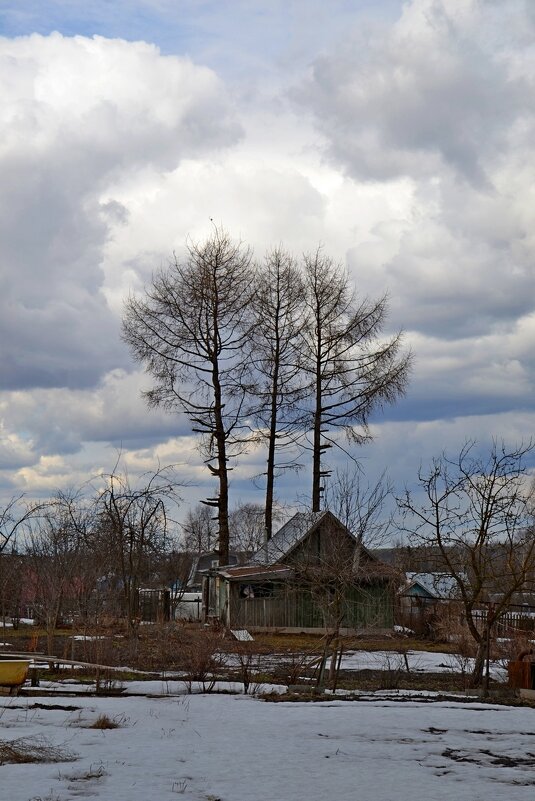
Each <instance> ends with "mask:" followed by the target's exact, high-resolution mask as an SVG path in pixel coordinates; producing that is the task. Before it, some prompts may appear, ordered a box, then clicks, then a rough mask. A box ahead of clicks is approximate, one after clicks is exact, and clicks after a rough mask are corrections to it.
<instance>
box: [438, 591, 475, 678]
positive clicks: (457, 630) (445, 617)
mask: <svg viewBox="0 0 535 801" xmlns="http://www.w3.org/2000/svg"><path fill="white" fill-rule="evenodd" d="M434 631H435V636H436V638H437V639H438V640H441V641H443V642H447V643H449V644H450V645H451V647H452V649H453V650H452V653H451V654H450V655H449V659H448V661H449V668H450V670H451V671H452V672H454V673H460V675H461V676H462V679H463V684H464V686H465V687H466V686H467V685H468V683H469V677H470V674H471V672H472V665H473V659H474V656H475V652H476V648H475V643H474V640H473V637H472V636H471V634H470V631H469V629H468V626H467V625H466V624H465V623H464V622H463V620H462V618H461V615H460V612H459V607H458V605H457V604H447V605H443V606H441V607H440V609H439V611H438V612H437V614H436V616H435V619H434Z"/></svg>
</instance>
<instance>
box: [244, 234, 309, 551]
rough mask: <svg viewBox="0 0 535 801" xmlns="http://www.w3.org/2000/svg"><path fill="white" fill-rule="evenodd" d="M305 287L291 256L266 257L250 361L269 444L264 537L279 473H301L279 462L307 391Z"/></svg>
mask: <svg viewBox="0 0 535 801" xmlns="http://www.w3.org/2000/svg"><path fill="white" fill-rule="evenodd" d="M303 297H304V287H303V279H302V274H301V271H300V270H299V268H298V266H297V264H296V262H295V260H294V259H293V257H292V256H291V255H290V254H289V253H287V252H286V251H284V250H283V249H282V248H280V247H279V248H275V249H274V250H272V251H271V252H270V253H268V255H267V256H266V259H265V264H264V265H263V268H262V269H261V270H259V272H258V276H257V280H256V291H255V294H254V297H253V314H254V326H253V329H252V339H253V348H252V358H253V364H254V368H255V373H254V377H255V382H254V384H253V385H252V387H251V389H252V393H253V394H254V395H255V398H256V400H257V402H258V405H257V408H256V413H255V418H256V420H257V422H258V423H259V424H260V427H261V431H262V432H263V434H264V436H265V439H266V443H267V465H266V497H265V515H264V527H265V536H266V538H267V539H270V538H271V535H272V529H273V503H274V487H275V478H276V476H277V474H280V472H281V471H282V470H284V469H288V468H291V469H294V470H295V469H297V468H298V464H297V463H296V461H295V458H292V459H291V460H290V461H289V462H288V461H284V460H280V459H279V461H278V462H277V453H280V452H281V451H282V450H283V449H287V448H288V446H291V445H292V444H293V442H294V434H295V431H296V430H297V427H298V421H297V418H296V414H295V412H296V402H297V400H298V399H299V397H301V395H302V393H303V381H302V372H301V368H300V351H299V340H298V333H299V330H300V328H301V325H302V322H303V313H304V305H303Z"/></svg>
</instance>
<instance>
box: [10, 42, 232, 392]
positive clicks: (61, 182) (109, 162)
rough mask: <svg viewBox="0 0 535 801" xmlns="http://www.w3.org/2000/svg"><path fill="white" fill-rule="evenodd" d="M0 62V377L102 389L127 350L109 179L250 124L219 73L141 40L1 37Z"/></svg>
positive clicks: (188, 152) (223, 139) (196, 152)
mask: <svg viewBox="0 0 535 801" xmlns="http://www.w3.org/2000/svg"><path fill="white" fill-rule="evenodd" d="M0 65H1V69H0V76H1V78H0V81H1V84H2V85H1V92H2V98H3V102H2V106H1V108H0V124H1V125H2V142H1V145H0V165H1V169H2V176H3V181H2V188H1V190H0V242H1V244H0V261H1V263H2V268H3V269H2V273H1V275H2V278H0V292H1V295H0V304H1V312H2V313H1V315H0V336H1V337H2V339H3V341H9V342H10V348H9V351H7V350H4V349H3V350H2V352H1V355H0V376H1V379H0V380H1V385H2V387H4V388H7V389H16V388H22V387H25V388H30V387H35V386H40V387H58V386H66V387H71V388H73V387H88V386H93V385H94V384H95V383H97V382H98V380H99V378H100V377H101V376H102V375H104V374H105V373H106V372H107V371H108V370H110V369H113V368H114V367H117V366H119V365H121V364H122V363H124V362H125V361H126V352H125V349H124V348H123V347H122V346H121V343H120V337H119V326H118V320H117V318H116V317H115V316H114V314H113V313H112V312H111V310H110V308H109V306H108V303H107V300H106V297H105V295H104V294H103V292H102V286H103V282H104V273H103V271H102V260H103V248H104V247H105V245H106V242H107V241H108V240H109V237H110V235H111V233H112V230H113V227H114V226H117V225H119V226H120V225H121V224H124V223H125V222H126V220H127V219H128V210H127V209H126V208H124V207H122V206H121V205H120V204H118V203H117V202H113V199H110V198H109V197H108V198H106V200H105V201H104V202H102V198H103V196H105V194H106V190H107V188H108V187H109V186H110V184H112V183H113V182H114V181H116V180H117V179H118V178H119V177H120V176H121V175H122V174H123V173H125V172H128V174H129V175H130V176H132V175H133V174H134V173H135V172H136V171H137V170H139V169H146V168H147V166H150V167H152V168H154V169H157V170H159V171H161V172H164V173H165V172H166V171H168V170H173V169H174V168H176V166H177V165H178V164H179V163H180V161H181V160H182V159H184V158H186V157H188V158H192V157H199V156H200V155H206V154H208V153H211V152H213V151H215V150H217V149H219V148H225V147H227V146H228V145H229V144H230V143H232V142H235V141H236V139H238V138H239V136H240V129H239V126H238V125H237V123H236V122H235V121H234V116H233V110H232V104H231V102H230V100H229V99H228V97H227V95H226V93H225V91H224V89H223V87H222V86H221V84H220V82H219V80H218V78H217V77H216V75H215V74H214V73H213V72H212V71H211V70H208V69H206V68H204V67H197V66H195V65H194V64H193V63H192V62H191V61H190V60H188V59H185V58H178V57H172V56H166V57H164V56H161V55H160V53H159V51H158V49H157V48H156V47H154V46H151V45H147V44H144V43H134V44H132V43H127V42H124V41H121V40H106V39H104V38H102V37H95V38H93V39H87V38H84V37H80V36H77V37H74V38H65V37H62V36H60V35H59V34H53V35H51V36H49V37H42V36H38V35H32V36H29V37H23V38H20V39H15V40H9V39H1V40H0Z"/></svg>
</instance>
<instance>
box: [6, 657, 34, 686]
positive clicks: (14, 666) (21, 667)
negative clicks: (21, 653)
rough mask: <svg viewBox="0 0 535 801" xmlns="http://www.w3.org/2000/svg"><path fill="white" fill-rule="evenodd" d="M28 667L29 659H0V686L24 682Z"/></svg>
mask: <svg viewBox="0 0 535 801" xmlns="http://www.w3.org/2000/svg"><path fill="white" fill-rule="evenodd" d="M29 667H30V660H29V659H5V660H0V687H1V686H3V687H19V686H20V685H21V684H23V683H24V681H25V679H26V676H27V675H28V668H29Z"/></svg>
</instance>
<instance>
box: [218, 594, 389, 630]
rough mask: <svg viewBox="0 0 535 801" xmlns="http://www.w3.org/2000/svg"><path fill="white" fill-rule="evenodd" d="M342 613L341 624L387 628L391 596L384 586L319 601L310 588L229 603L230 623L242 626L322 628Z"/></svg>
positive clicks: (330, 624) (359, 627)
mask: <svg viewBox="0 0 535 801" xmlns="http://www.w3.org/2000/svg"><path fill="white" fill-rule="evenodd" d="M339 614H340V615H342V622H341V626H342V628H355V629H361V628H390V627H392V626H393V624H394V610H393V601H392V596H391V594H390V593H389V592H386V591H385V590H384V588H370V590H369V591H366V592H362V591H357V590H350V591H349V592H348V593H347V595H346V597H345V598H344V600H343V601H342V602H341V603H340V604H339V605H338V602H337V601H334V602H333V603H332V604H331V605H329V604H327V602H320V601H318V600H317V599H316V598H314V597H313V595H312V594H311V593H310V592H307V591H295V590H291V589H288V590H287V591H285V592H283V593H281V594H279V595H277V596H275V597H268V598H239V599H234V600H233V602H232V603H231V625H232V626H240V627H243V628H262V627H271V628H323V627H324V626H326V625H327V626H332V625H333V623H334V621H335V620H336V618H338V616H339Z"/></svg>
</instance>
